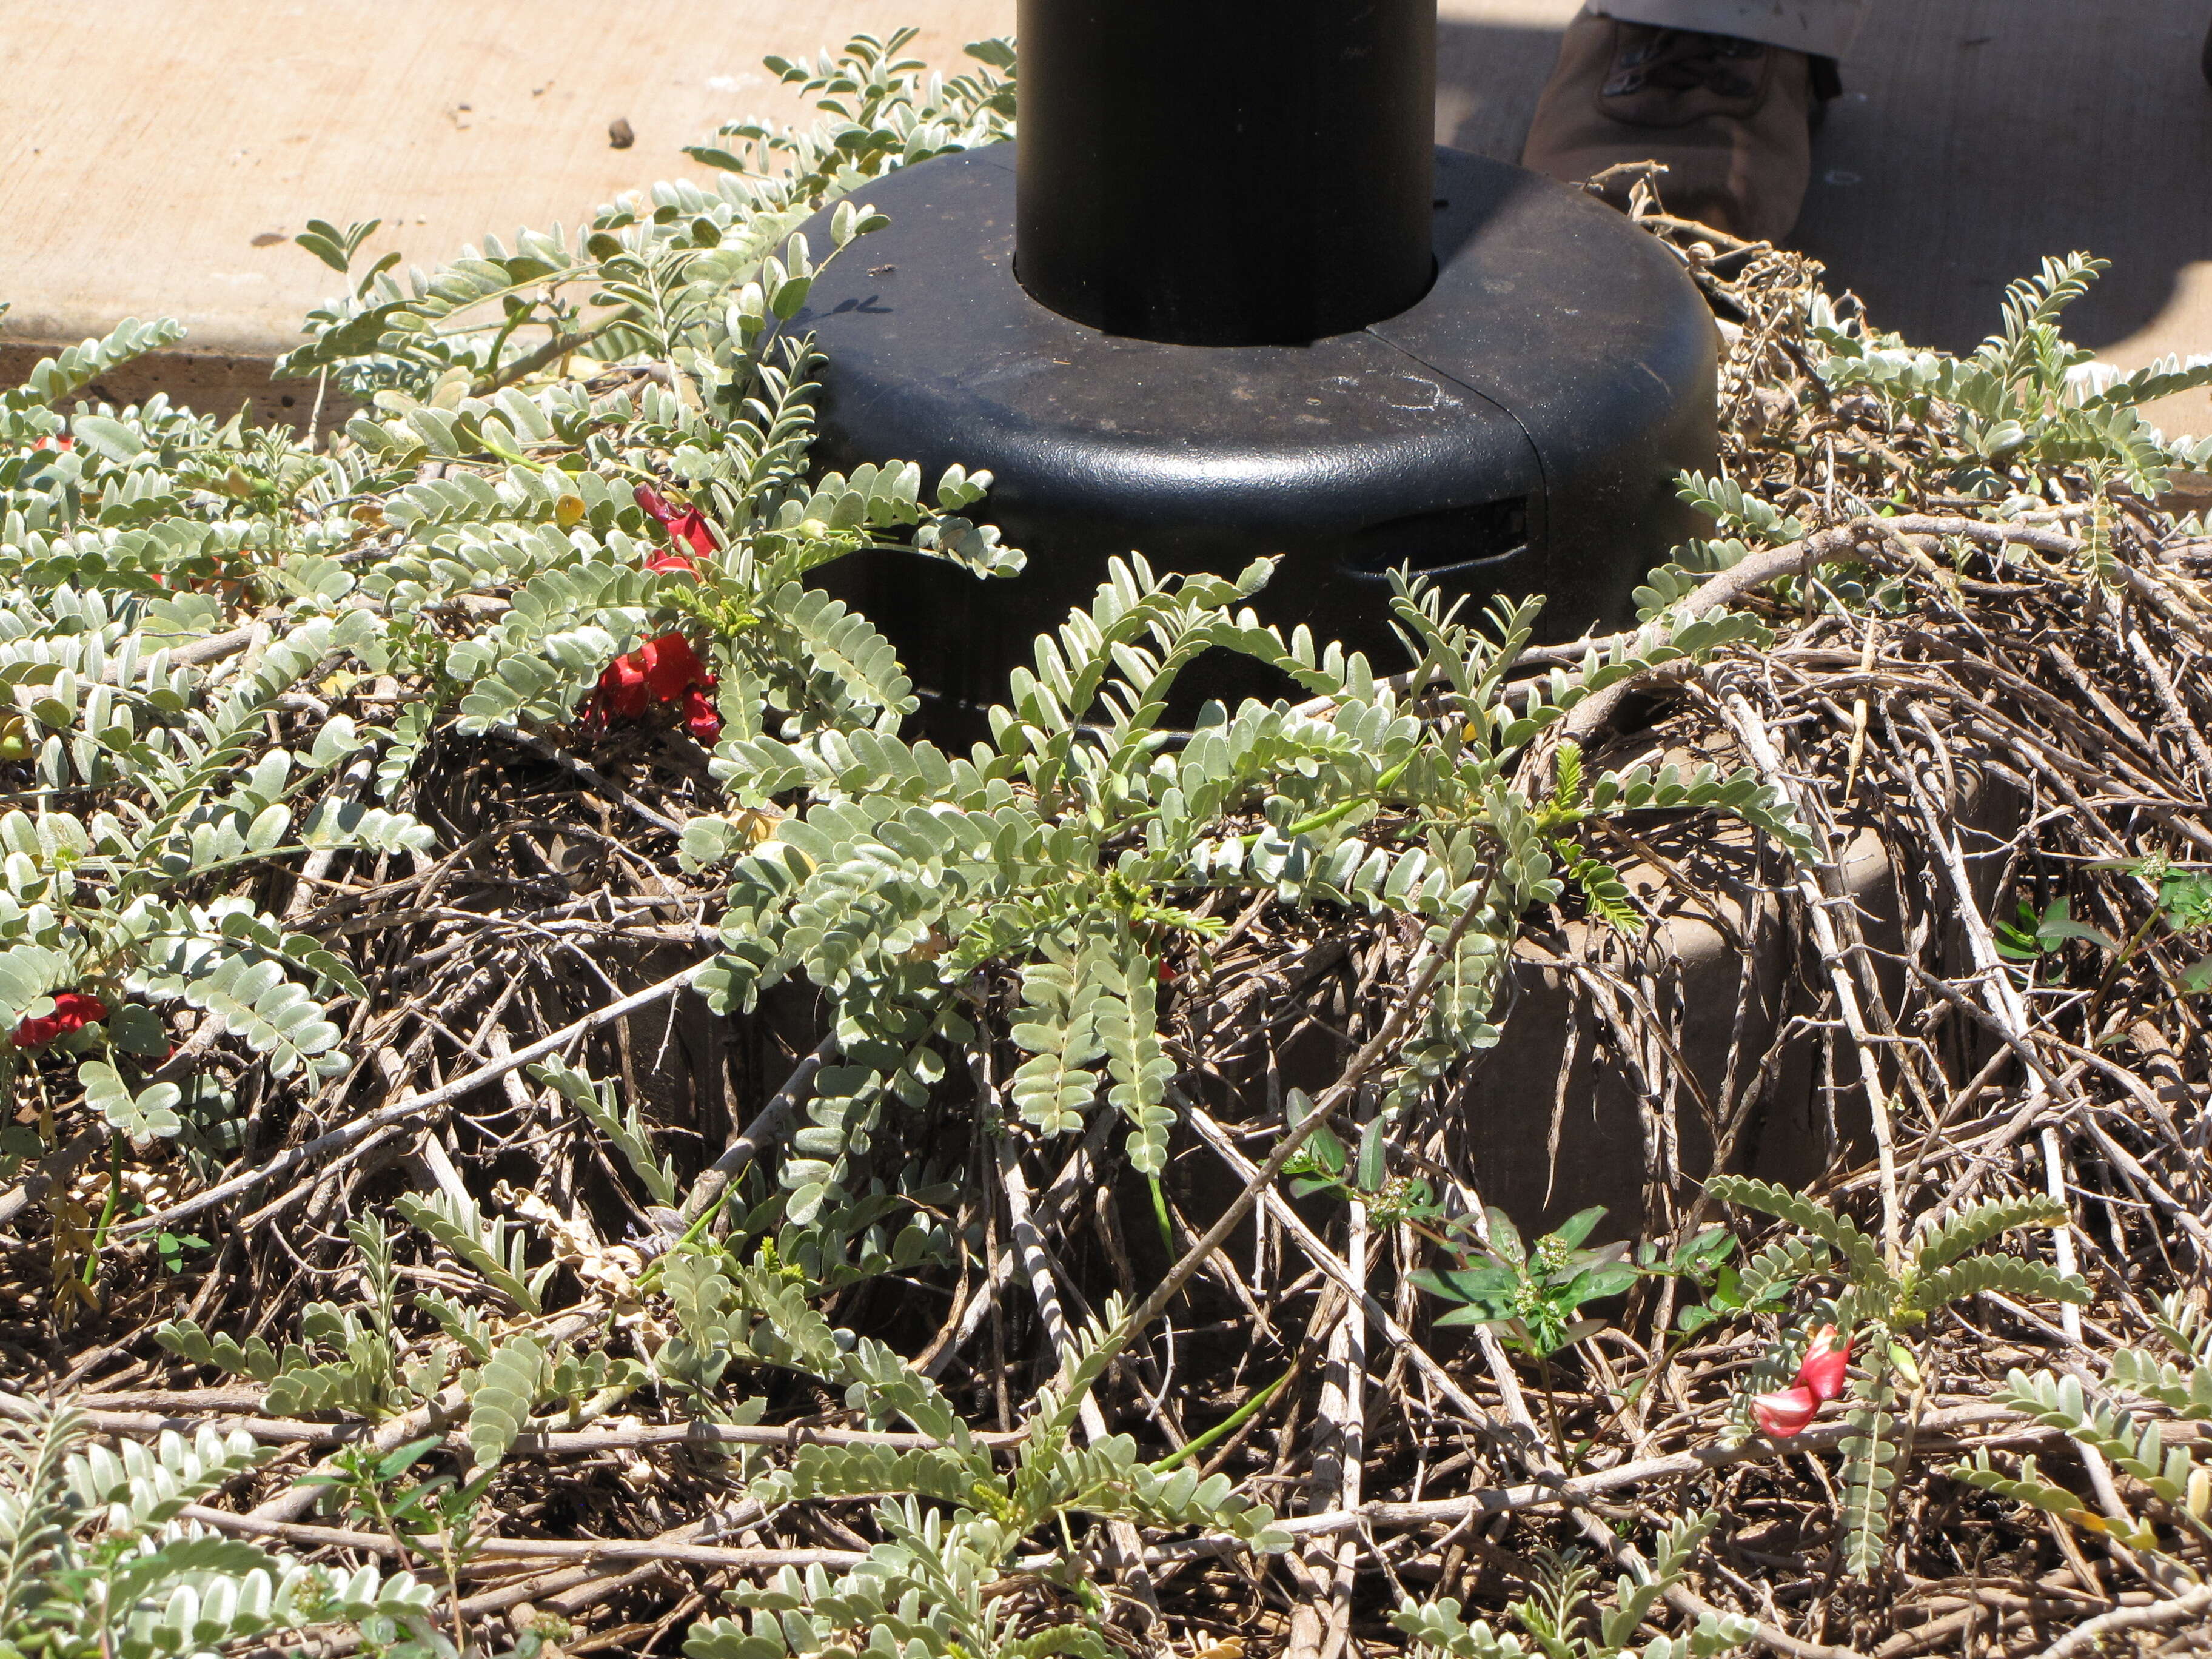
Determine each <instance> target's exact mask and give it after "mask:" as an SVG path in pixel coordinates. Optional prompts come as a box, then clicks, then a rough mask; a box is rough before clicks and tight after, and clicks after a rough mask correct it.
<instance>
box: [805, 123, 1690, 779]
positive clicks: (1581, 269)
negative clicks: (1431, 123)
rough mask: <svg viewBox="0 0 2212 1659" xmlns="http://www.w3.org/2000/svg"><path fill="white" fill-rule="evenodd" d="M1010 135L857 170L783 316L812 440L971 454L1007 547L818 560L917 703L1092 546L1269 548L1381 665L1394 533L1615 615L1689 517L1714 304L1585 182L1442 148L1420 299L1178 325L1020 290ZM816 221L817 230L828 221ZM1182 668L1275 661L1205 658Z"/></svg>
mask: <svg viewBox="0 0 2212 1659" xmlns="http://www.w3.org/2000/svg"><path fill="white" fill-rule="evenodd" d="M1013 161H1014V155H1013V149H1012V146H1011V145H1006V146H999V147H994V148H993V149H982V150H975V151H970V152H968V153H966V154H963V155H953V156H946V157H943V158H940V159H939V160H937V161H927V162H924V163H922V164H921V165H920V166H917V167H909V168H907V169H905V170H903V171H902V172H900V173H895V174H893V175H892V176H890V178H888V179H884V180H882V181H880V182H878V183H876V184H872V185H868V186H867V187H866V189H865V190H863V191H860V194H859V197H858V198H857V199H859V200H860V201H862V202H865V203H866V204H871V205H872V206H875V207H877V208H879V209H881V210H883V211H884V212H885V213H887V214H888V215H889V216H890V220H891V223H890V228H888V229H886V230H883V231H879V232H877V233H875V234H872V235H871V236H869V237H867V238H866V239H865V240H862V241H860V242H859V243H856V244H854V246H853V247H852V248H851V249H849V250H848V252H846V253H845V254H844V255H843V256H842V258H839V259H838V260H837V261H836V262H835V263H834V264H831V265H830V267H829V269H828V270H826V271H825V272H824V273H823V275H822V276H821V277H820V278H819V279H818V280H817V283H815V286H814V289H813V290H812V293H811V295H810V303H809V306H808V307H807V309H805V311H803V312H801V313H799V316H798V318H797V319H794V324H793V326H794V327H795V328H797V329H801V330H811V331H812V332H813V333H814V334H815V336H816V337H817V340H818V341H819V343H820V344H821V347H822V349H823V351H824V352H826V353H827V354H828V359H829V361H828V363H827V365H826V366H825V368H824V370H823V374H822V380H823V398H822V403H821V415H822V422H821V439H820V441H819V443H818V444H817V448H816V451H815V459H816V460H817V464H818V465H820V466H822V467H823V468H825V469H828V468H836V469H840V470H844V469H849V468H850V467H851V466H853V465H856V464H858V463H859V462H861V461H864V460H872V461H883V460H887V459H902V460H913V461H917V462H919V463H920V464H921V468H922V471H923V475H924V478H925V481H926V482H927V483H934V481H935V479H936V477H937V476H938V474H939V472H941V471H942V470H943V469H944V468H945V467H946V466H947V465H951V464H952V463H954V462H958V463H960V464H962V465H965V466H968V467H969V468H970V469H974V468H978V467H987V468H988V469H989V470H990V471H992V473H993V474H994V475H995V477H996V483H995V484H994V488H993V489H992V492H991V495H990V498H989V500H988V501H986V502H985V503H984V504H983V506H982V507H981V508H979V509H978V512H979V514H980V516H981V517H982V518H983V519H985V520H987V521H989V522H992V523H994V524H997V525H998V526H1000V528H1001V529H1002V531H1003V532H1004V533H1005V535H1006V540H1007V541H1008V542H1010V543H1012V544H1014V545H1016V546H1018V547H1022V548H1024V549H1026V550H1028V552H1029V554H1030V567H1029V570H1028V572H1027V573H1026V574H1024V575H1023V576H1021V577H1020V578H1018V579H1017V580H1011V581H979V580H975V579H974V578H972V577H970V576H969V575H967V574H965V573H963V572H962V571H959V570H957V569H956V568H952V567H949V566H945V565H940V564H937V563H935V562H932V561H927V560H924V559H920V558H916V557H914V556H892V555H876V554H870V555H864V556H860V557H859V558H856V559H848V560H844V561H841V562H839V563H838V564H837V565H836V566H834V567H832V568H831V569H830V570H829V572H825V573H824V574H825V579H826V580H829V581H830V582H831V583H832V584H833V585H834V586H835V588H836V591H838V592H840V593H841V594H842V595H843V596H844V597H846V598H848V599H849V600H851V601H852V602H853V603H854V604H856V605H859V606H860V608H861V609H862V610H864V611H866V612H867V613H868V615H869V616H870V617H872V619H873V620H874V621H875V622H876V623H877V625H878V627H880V628H882V629H884V632H885V633H887V634H888V635H890V637H891V639H892V640H893V641H894V642H895V643H896V645H897V646H898V647H899V650H900V653H901V654H902V657H903V659H904V660H905V662H906V665H907V668H908V672H909V673H910V674H911V675H912V676H913V677H914V679H915V684H916V686H917V689H918V690H921V692H922V693H923V694H924V695H925V696H926V698H927V699H928V700H930V701H931V702H933V703H935V704H936V705H937V706H936V707H935V708H933V710H932V711H931V713H930V716H929V723H930V724H931V725H932V726H933V727H934V728H935V729H937V730H939V731H940V732H945V733H946V734H947V735H952V734H954V733H962V734H964V733H965V732H969V731H972V730H973V720H974V711H975V709H977V708H981V707H983V706H987V704H989V703H990V702H997V701H1002V700H1003V699H1004V697H1005V696H1006V691H1005V686H1006V671H1007V670H1008V668H1010V667H1011V666H1012V665H1014V664H1016V663H1027V662H1029V661H1030V654H1031V653H1030V645H1031V640H1032V638H1033V636H1034V635H1036V634H1037V633H1039V632H1042V631H1043V630H1045V629H1049V628H1052V627H1054V626H1056V625H1058V624H1059V623H1060V622H1061V621H1063V620H1064V619H1065V617H1066V613H1067V611H1068V610H1069V608H1070V607H1071V606H1077V605H1088V604H1089V602H1090V600H1091V596H1092V593H1093V592H1094V591H1095V589H1096V588H1097V584H1098V583H1099V581H1100V580H1102V579H1103V576H1104V574H1105V565H1106V561H1107V560H1108V558H1109V557H1110V556H1113V555H1115V554H1118V553H1125V552H1127V551H1130V550H1137V551H1139V552H1142V553H1143V554H1144V555H1145V556H1146V557H1147V558H1148V559H1150V560H1151V561H1152V564H1153V566H1154V568H1156V569H1163V570H1196V569H1207V570H1213V571H1218V572H1221V573H1224V574H1231V573H1234V572H1235V571H1237V570H1238V569H1240V568H1243V566H1244V565H1245V564H1246V563H1248V562H1249V561H1250V560H1252V559H1253V558H1255V557H1256V556H1261V555H1263V554H1280V555H1282V556H1283V563H1282V565H1281V567H1280V568H1279V570H1278V571H1277V573H1276V575H1275V578H1274V580H1273V583H1272V584H1271V585H1270V586H1269V587H1268V588H1267V591H1266V592H1264V593H1263V594H1261V596H1260V599H1259V600H1258V601H1257V604H1258V608H1259V610H1260V611H1261V616H1262V617H1263V618H1264V619H1265V620H1267V621H1269V622H1272V623H1278V624H1279V625H1281V626H1282V627H1283V628H1284V629H1285V630H1286V631H1287V630H1288V629H1290V628H1291V627H1292V626H1294V625H1295V624H1297V623H1305V624H1307V625H1308V626H1309V627H1310V628H1311V629H1313V630H1314V632H1315V634H1316V635H1317V636H1319V637H1321V638H1322V639H1330V638H1334V639H1340V640H1343V641H1345V642H1346V644H1347V645H1349V646H1352V647H1356V648H1358V649H1362V650H1364V651H1366V652H1367V653H1369V656H1370V660H1371V661H1373V662H1374V663H1375V665H1376V668H1377V669H1378V671H1382V670H1393V669H1395V668H1397V667H1399V666H1401V665H1402V663H1401V656H1402V653H1401V650H1400V648H1399V647H1398V646H1397V645H1396V644H1395V641H1394V638H1393V636H1392V635H1391V632H1390V629H1389V621H1388V615H1387V611H1386V609H1385V605H1386V601H1387V599H1388V597H1389V581H1388V578H1387V575H1386V574H1385V573H1386V572H1388V571H1389V569H1391V568H1393V567H1395V566H1396V565H1398V564H1400V563H1401V562H1402V563H1410V564H1411V565H1412V566H1413V568H1414V569H1416V570H1419V571H1423V572H1425V573H1427V574H1429V575H1431V577H1433V578H1434V579H1435V580H1437V581H1438V582H1439V583H1441V584H1442V585H1443V586H1445V587H1446V588H1447V589H1449V590H1450V591H1452V592H1465V593H1468V594H1472V595H1474V596H1476V597H1477V598H1478V599H1480V598H1485V597H1487V596H1490V595H1492V594H1510V595H1516V596H1518V595H1524V594H1528V593H1544V594H1547V595H1548V596H1549V597H1550V600H1551V603H1550V605H1548V606H1547V611H1546V615H1545V632H1546V634H1547V636H1548V637H1551V638H1555V639H1564V638H1571V637H1572V636H1573V635H1576V634H1577V633H1580V632H1581V631H1582V630H1583V629H1585V628H1588V627H1589V626H1591V625H1593V624H1598V625H1604V626H1611V625H1615V624H1618V623H1620V622H1621V621H1623V620H1625V619H1626V617H1629V616H1630V615H1631V614H1632V606H1631V603H1630V599H1629V595H1630V592H1631V591H1632V589H1633V588H1634V587H1635V586H1636V585H1637V584H1638V581H1640V580H1642V578H1643V576H1644V573H1645V571H1647V570H1648V569H1650V568H1651V566H1653V565H1654V564H1656V563H1657V562H1660V560H1661V559H1662V558H1663V556H1665V555H1666V553H1667V551H1668V549H1669V548H1670V547H1672V546H1674V545H1675V544H1678V543H1680V542H1681V541H1683V540H1684V539H1686V538H1688V537H1689V536H1691V535H1692V534H1694V533H1696V532H1697V530H1698V528H1699V520H1697V519H1696V517H1695V516H1694V515H1693V514H1692V512H1691V511H1690V509H1689V508H1688V507H1686V506H1685V505H1684V504H1683V503H1682V502H1681V501H1680V500H1679V499H1677V497H1676V495H1675V493H1674V475H1675V473H1676V472H1677V471H1680V469H1682V468H1685V467H1699V468H1704V469H1711V468H1712V467H1713V466H1714V465H1715V453H1716V447H1715V446H1716V438H1715V373H1716V353H1717V341H1718V336H1717V331H1716V329H1715V328H1714V325H1713V320H1712V317H1711V313H1710V312H1709V311H1708V310H1707V309H1706V307H1705V303H1704V301H1702V300H1701V299H1700V298H1699V295H1698V292H1697V289H1696V288H1695V286H1694V285H1693V284H1692V283H1691V282H1690V281H1689V279H1688V277H1687V276H1686V275H1685V274H1684V272H1683V271H1682V270H1681V268H1680V265H1679V264H1677V263H1676V261H1675V260H1674V258H1673V257H1672V256H1670V255H1669V254H1668V252H1666V251H1665V250H1664V249H1663V248H1662V247H1661V246H1659V245H1658V244H1657V243H1656V241H1655V240H1653V239H1651V238H1650V236H1648V235H1646V234H1644V233H1643V232H1641V231H1638V230H1637V229H1635V228H1633V227H1632V226H1631V225H1629V224H1628V223H1627V222H1626V221H1625V220H1623V219H1622V218H1621V217H1620V216H1619V215H1618V214H1616V213H1614V212H1613V210H1610V209H1608V208H1607V207H1604V206H1602V205H1601V204H1599V203H1597V202H1595V201H1594V200H1592V199H1591V198H1590V197H1587V196H1584V195H1583V194H1581V193H1580V192H1578V191H1572V190H1570V189H1568V188H1566V187H1565V186H1564V185H1558V184H1554V183H1552V182H1551V181H1549V180H1547V179H1540V178H1538V177H1536V176H1535V175H1534V174H1533V173H1526V172H1523V171H1522V170H1521V169H1520V168H1517V167H1508V166H1505V165H1504V164H1502V163H1500V162H1496V161H1485V160H1482V159H1481V158H1480V157H1477V156H1472V155H1462V154H1461V153H1460V152H1458V151H1455V150H1439V151H1438V152H1437V186H1436V189H1437V201H1436V210H1435V217H1436V246H1437V279H1436V282H1435V284H1434V286H1432V287H1431V289H1430V290H1429V292H1428V294H1427V295H1425V297H1424V298H1423V299H1422V300H1421V301H1419V303H1418V304H1416V305H1415V306H1414V307H1413V308H1412V309H1410V310H1408V311H1407V312H1404V313H1401V314H1400V315H1398V316H1396V317H1393V318H1390V319H1387V320H1385V321H1383V322H1379V323H1376V324H1374V325H1371V326H1370V327H1368V328H1366V329H1364V330H1362V331H1359V332H1358V333H1353V334H1343V335H1337V336H1334V337H1330V338H1327V339H1322V340H1316V341H1315V342H1314V343H1311V344H1310V345H1305V346H1237V347H1206V346H1186V345H1169V344H1162V343H1155V342H1151V341H1145V340H1135V339H1129V338H1126V337H1118V336H1114V335H1109V334H1103V333H1100V332H1099V331H1097V330H1095V329H1091V328H1087V327H1085V326H1084V325H1081V324H1079V323H1075V322H1072V321H1070V320H1069V319H1066V318H1065V317H1062V316H1060V315H1058V314H1057V313H1054V312H1051V311H1048V310H1046V309H1045V308H1044V307H1042V306H1040V305H1039V304H1037V303H1036V301H1034V300H1032V299H1030V297H1029V295H1027V294H1026V293H1024V291H1023V289H1022V288H1021V287H1020V285H1019V284H1018V283H1017V282H1016V281H1015V279H1014V274H1013V270H1012V262H1013V230H1014V173H1013ZM1194 164H1196V163H1194ZM1257 188H1261V189H1264V188H1265V186H1264V185H1260V186H1257ZM808 233H809V240H810V241H811V242H812V243H813V245H814V246H817V247H820V246H827V245H828V240H829V238H828V234H827V226H826V222H819V223H815V224H810V225H809V227H808ZM1192 689H1193V690H1194V692H1196V691H1202V692H1203V693H1204V694H1205V695H1208V696H1235V695H1240V694H1242V693H1244V692H1247V691H1260V692H1264V693H1265V694H1267V695H1273V694H1274V692H1275V690H1278V689H1279V688H1278V687H1274V686H1271V685H1267V684H1262V683H1261V682H1260V681H1259V680H1257V679H1255V677H1254V674H1253V672H1252V671H1249V670H1239V669H1237V668H1234V667H1231V666H1229V665H1224V666H1223V667H1222V668H1221V669H1219V670H1212V669H1210V668H1209V669H1208V671H1206V672H1205V673H1203V674H1201V675H1200V676H1198V677H1197V683H1196V684H1194V686H1193V688H1192ZM947 705H951V706H947ZM1193 706H1194V705H1193Z"/></svg>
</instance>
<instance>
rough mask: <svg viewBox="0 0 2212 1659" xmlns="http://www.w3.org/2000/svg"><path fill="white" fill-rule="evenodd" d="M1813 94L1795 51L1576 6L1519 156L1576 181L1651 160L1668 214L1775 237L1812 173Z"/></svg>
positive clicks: (1786, 227)
mask: <svg viewBox="0 0 2212 1659" xmlns="http://www.w3.org/2000/svg"><path fill="white" fill-rule="evenodd" d="M1821 67H1822V68H1827V67H1829V66H1828V65H1826V64H1825V63H1824V64H1822V65H1821ZM1815 92H1816V86H1815V71H1814V62H1813V60H1812V59H1811V58H1808V57H1807V56H1806V55H1805V54H1804V53H1803V52H1790V51H1788V50H1787V49H1785V48H1784V47H1781V46H1762V45H1760V44H1759V42H1758V41H1756V40H1737V39H1735V37H1734V36H1732V35H1726V34H1700V33H1697V32H1696V31H1694V30H1692V29H1668V28H1656V27H1652V26H1650V25H1649V24H1645V23H1624V22H1620V21H1617V20H1615V19H1613V18H1611V17H1594V16H1591V15H1588V14H1584V15H1582V16H1580V17H1577V18H1576V19H1575V21H1573V22H1572V23H1571V24H1569V25H1568V26H1567V33H1566V39H1565V40H1563V41H1562V42H1561V43H1560V46H1559V64H1558V66H1557V67H1556V68H1554V69H1553V71H1552V79H1551V82H1550V84H1549V85H1547V87H1545V88H1544V95H1543V97H1542V98H1541V99H1540V100H1538V102H1537V105H1536V118H1535V120H1534V122H1532V123H1531V124H1530V125H1529V129H1528V144H1527V146H1526V147H1525V148H1524V149H1523V150H1522V155H1521V165H1522V167H1532V168H1534V170H1535V171H1537V172H1539V173H1549V174H1551V175H1552V176H1553V178H1555V179H1566V180H1568V181H1570V182H1579V181H1581V180H1583V179H1587V178H1589V176H1590V175H1591V174H1593V173H1601V172H1603V171H1604V170H1605V169H1606V168H1607V167H1613V166H1615V165H1617V164H1618V163H1620V162H1622V161H1661V162H1663V163H1665V164H1666V167H1667V171H1666V173H1663V174H1662V175H1661V176H1660V178H1659V179H1658V181H1657V182H1658V189H1659V195H1660V199H1661V200H1662V201H1663V202H1664V203H1665V204H1666V207H1667V210H1668V212H1669V213H1672V214H1675V215H1678V216H1680V217H1682V218H1686V219H1695V220H1697V221H1699V222H1700V223H1703V224H1708V225H1711V226H1713V227H1714V228H1716V229H1718V230H1723V231H1726V232H1728V233H1729V234H1731V235H1734V236H1741V237H1743V238H1745V239H1747V240H1752V241H1774V240H1779V239H1780V238H1782V237H1784V236H1786V235H1788V234H1790V227H1791V226H1792V225H1794V224H1796V222H1797V210H1798V209H1799V208H1800V207H1802V205H1803V204H1804V201H1805V186H1806V185H1807V184H1808V182H1809V181H1810V179H1811V178H1812V172H1813V154H1812V122H1813V118H1814V114H1815V113H1816V112H1817V109H1818V101H1817V100H1816V97H1815ZM1621 205H1625V201H1624V202H1623V203H1622V204H1621Z"/></svg>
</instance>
